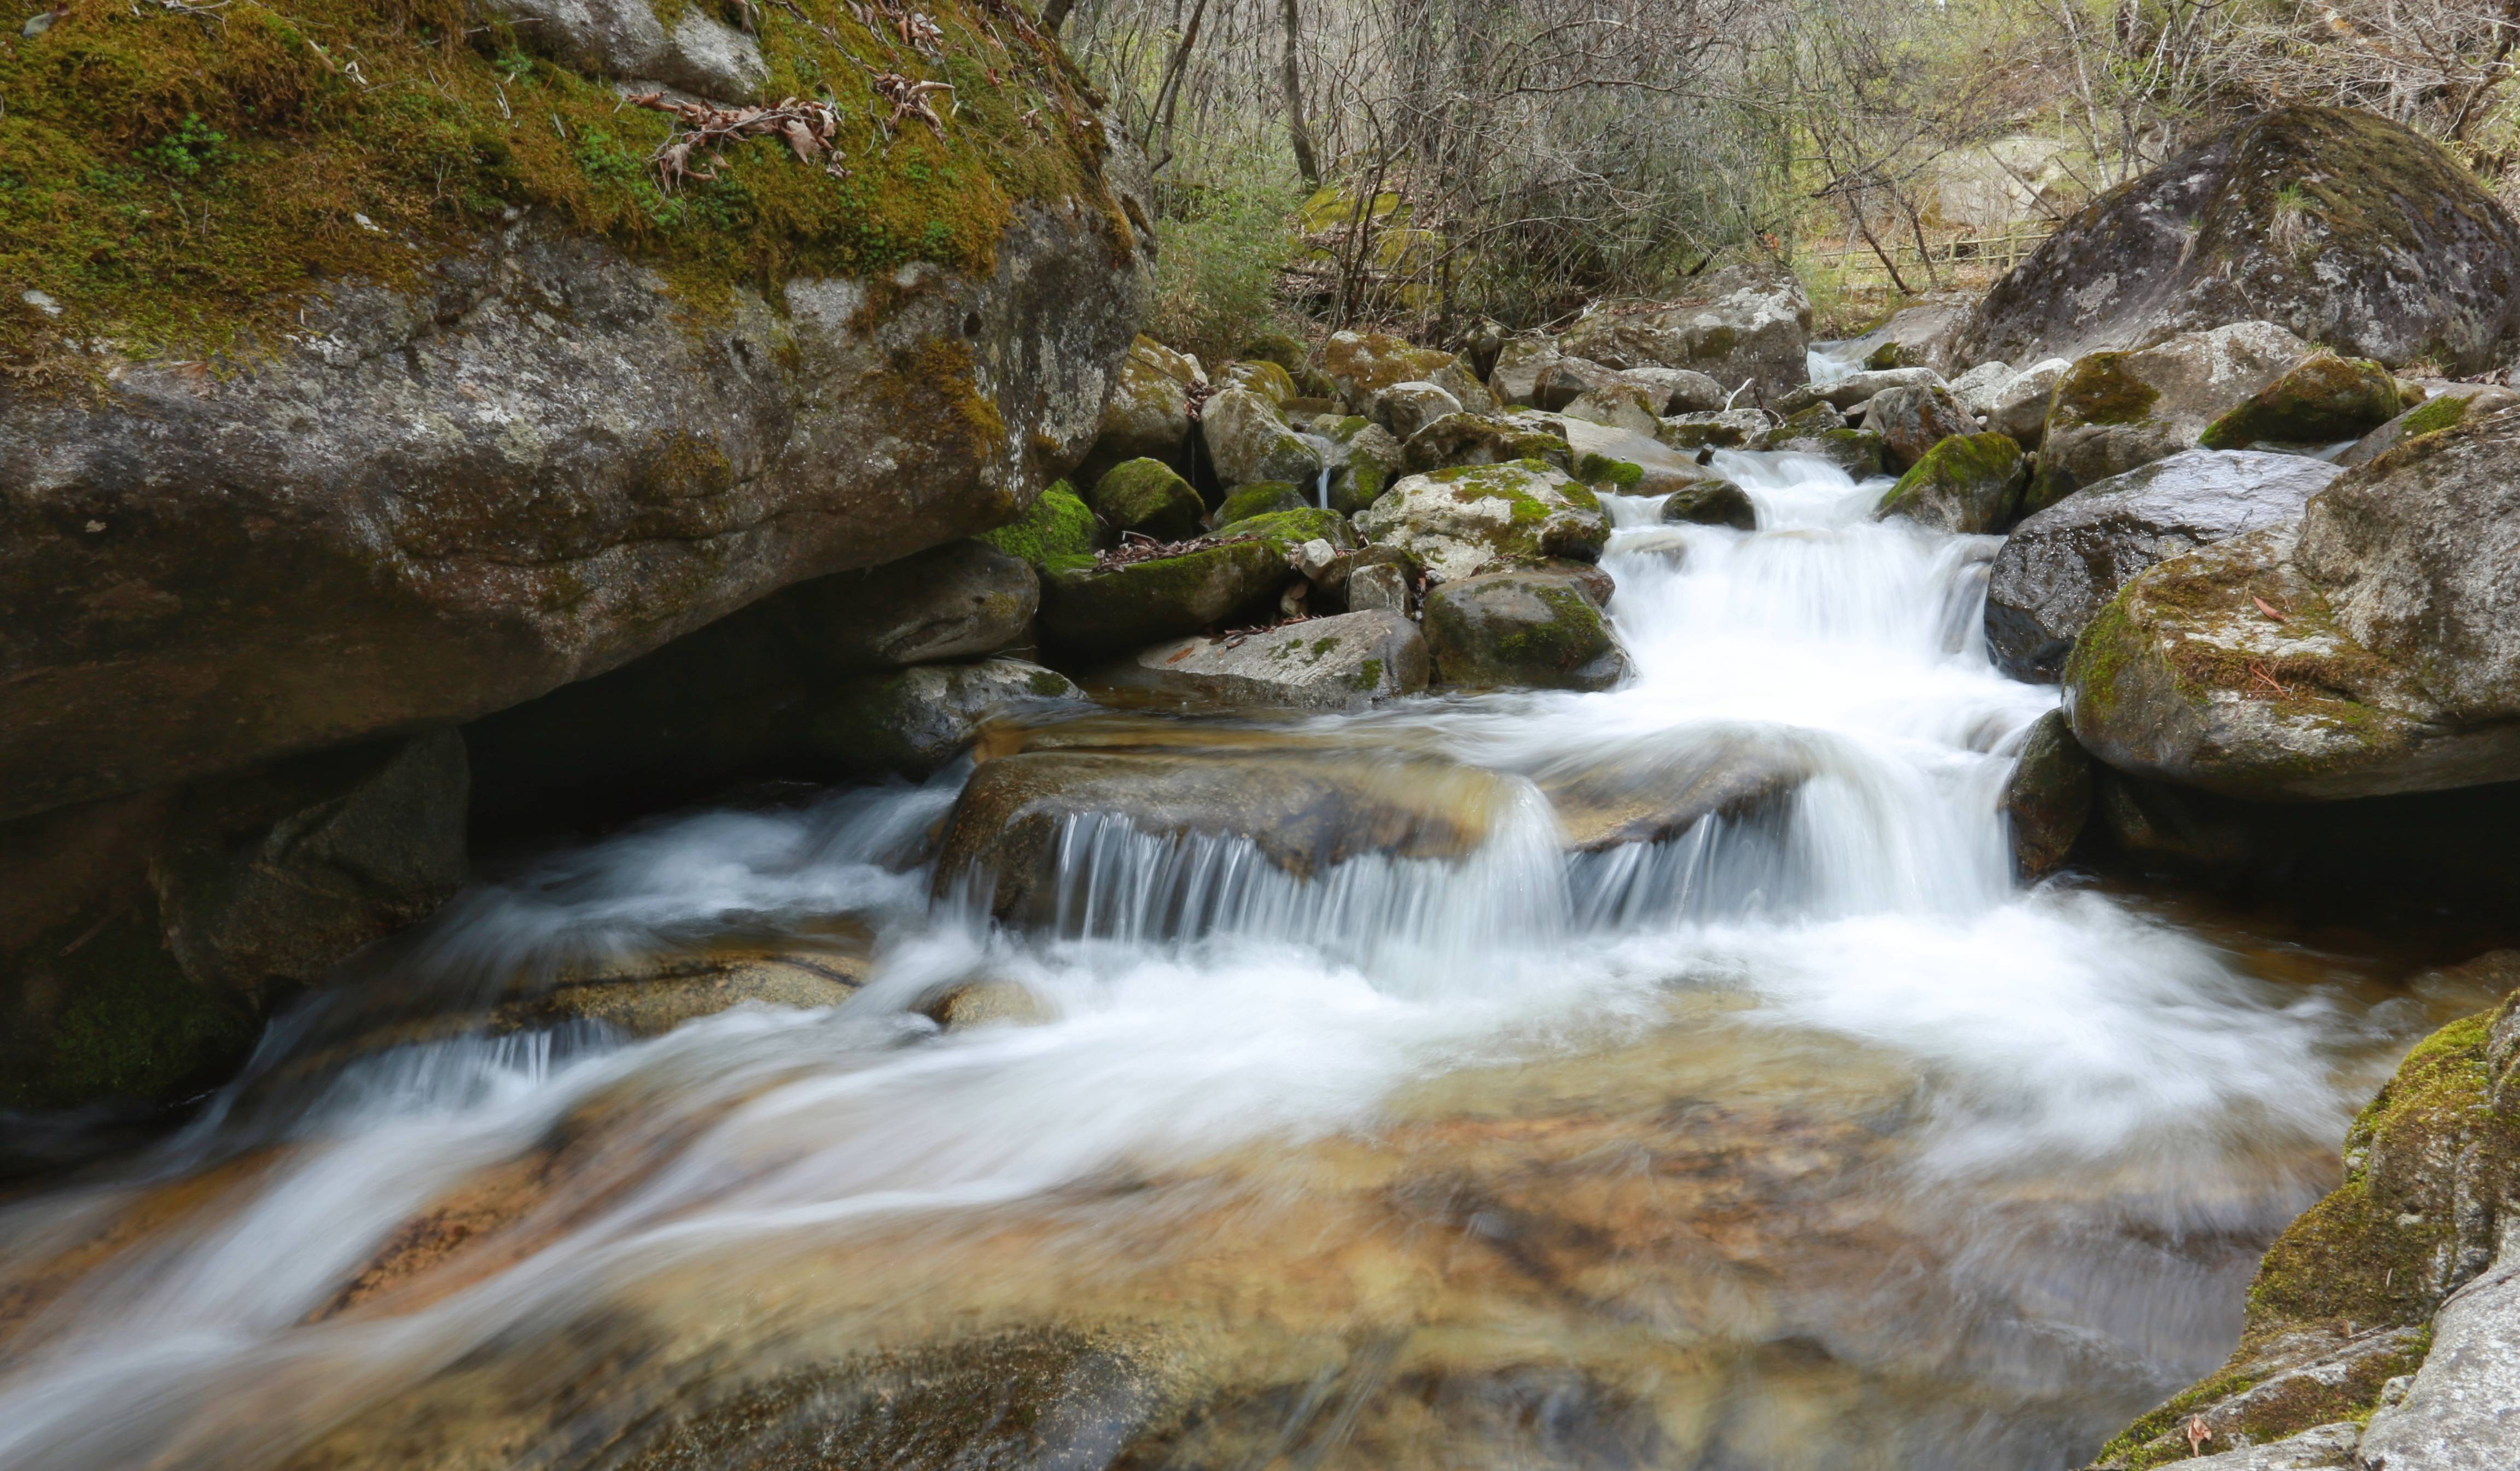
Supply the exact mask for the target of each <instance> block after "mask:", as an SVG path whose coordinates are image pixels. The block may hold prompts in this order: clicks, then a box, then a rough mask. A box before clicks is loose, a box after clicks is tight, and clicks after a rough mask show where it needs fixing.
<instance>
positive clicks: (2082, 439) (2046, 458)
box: [2022, 322, 2312, 513]
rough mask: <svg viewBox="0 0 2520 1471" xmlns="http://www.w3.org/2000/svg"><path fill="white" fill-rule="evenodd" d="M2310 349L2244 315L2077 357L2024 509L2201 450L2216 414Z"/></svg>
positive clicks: (2059, 392)
mask: <svg viewBox="0 0 2520 1471" xmlns="http://www.w3.org/2000/svg"><path fill="white" fill-rule="evenodd" d="M2311 351H2312V349H2311V346H2310V344H2309V343H2308V342H2305V341H2303V340H2302V339H2301V338H2299V337H2296V336H2294V335H2293V334H2291V333H2289V332H2286V331H2284V330H2283V329H2282V328H2280V327H2277V326H2275V325H2274V324H2273V323H2270V322H2240V323H2234V324H2232V325H2231V326H2228V327H2218V328H2214V329H2212V330H2211V331H2208V332H2199V333H2189V334H2183V335H2181V336H2177V337H2172V338H2170V339H2168V340H2166V341H2164V342H2162V343H2161V344H2160V345H2158V346H2155V347H2149V348H2145V349H2143V350H2142V351H2139V352H2100V353H2093V354H2092V355H2091V356H2089V357H2085V358H2081V359H2078V360H2077V361H2076V362H2075V364H2074V366H2073V367H2072V368H2071V369H2069V370H2067V372H2066V373H2065V375H2064V376H2063V378H2061V379H2058V381H2057V383H2056V391H2055V396H2054V399H2053V401H2052V402H2051V403H2050V405H2049V407H2048V422H2047V424H2046V427H2045V428H2044V429H2042V431H2041V443H2040V450H2039V468H2038V472H2037V474H2035V475H2034V476H2033V477H2032V479H2031V483H2030V490H2029V493H2028V495H2027V496H2026V497H2025V499H2024V500H2023V503H2022V506H2023V509H2024V510H2025V511H2028V512H2033V513H2036V512H2041V511H2045V510H2047V509H2048V507H2050V506H2053V505H2055V504H2056V503H2057V502H2059V501H2061V500H2063V499H2065V497H2067V496H2069V495H2071V494H2073V493H2074V492H2075V491H2077V490H2080V489H2082V488H2083V487H2084V486H2086V485H2092V484H2096V483H2097V482H2099V481H2101V480H2105V479H2107V478H2108V477H2109V476H2111V475H2117V474H2124V473H2125V472H2126V471H2128V470H2131V469H2133V468H2136V467H2137V466H2139V465H2147V464H2150V463H2151V462H2152V461H2155V460H2160V459H2164V458H2167V457H2168V456H2171V455H2175V454H2178V453H2179V452H2180V451H2182V450H2187V449H2193V448H2195V447H2196V444H2197V440H2198V438H2199V436H2201V435H2202V434H2203V433H2204V432H2205V430H2206V429H2207V427H2208V426H2210V425H2211V424H2213V423H2214V422H2215V421H2217V420H2219V419H2221V418H2222V417H2223V416H2224V415H2225V414H2228V413H2229V412H2231V411H2232V410H2233V409H2236V408H2238V407H2239V406H2240V405H2242V404H2244V403H2246V402H2247V401H2248V400H2249V399H2250V398H2251V397H2253V396H2254V395H2256V394H2257V392H2258V391H2259V390H2260V389H2262V388H2265V387H2267V386H2268V385H2270V384H2272V383H2273V382H2275V381H2276V380H2277V379H2281V378H2282V377H2283V376H2284V375H2285V374H2287V373H2289V372H2291V371H2292V370H2293V368H2294V367H2295V366H2296V365H2298V364H2299V363H2300V362H2301V361H2302V360H2303V359H2305V358H2307V357H2309V356H2310V355H2311Z"/></svg>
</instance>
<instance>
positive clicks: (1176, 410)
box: [1075, 334, 1207, 485]
mask: <svg viewBox="0 0 2520 1471" xmlns="http://www.w3.org/2000/svg"><path fill="white" fill-rule="evenodd" d="M1206 386H1207V374H1206V373H1205V372H1204V371H1203V370H1202V369H1200V367H1199V364H1198V359H1196V358H1194V357H1192V356H1191V355H1190V354H1188V353H1184V352H1175V351H1174V350H1172V349H1171V348H1169V347H1166V346H1165V345H1164V344H1162V343H1161V342H1158V341H1156V340H1155V339H1154V338H1152V337H1149V336H1147V335H1145V334H1139V335H1138V336H1137V337H1136V338H1134V339H1133V340H1132V341H1131V342H1130V344H1129V354H1128V356H1127V357H1125V358H1123V359H1122V360H1121V362H1120V370H1119V372H1118V374H1117V375H1116V376H1115V378H1114V379H1113V381H1112V384H1111V394H1110V397H1108V398H1107V399H1105V400H1103V403H1102V418H1101V420H1100V421H1099V423H1097V425H1096V428H1095V433H1094V446H1093V448H1092V449H1091V450H1089V451H1087V453H1086V456H1085V462H1084V463H1083V464H1082V465H1079V466H1078V467H1077V468H1076V470H1075V475H1076V478H1077V479H1078V480H1080V481H1081V482H1082V483H1084V484H1087V485H1091V484H1093V483H1094V482H1095V481H1097V480H1100V479H1101V478H1102V474H1103V472H1104V471H1106V470H1108V469H1109V468H1111V467H1113V466H1115V465H1118V464H1120V463H1121V462H1123V461H1127V460H1160V461H1162V462H1163V463H1164V464H1166V465H1169V466H1171V467H1172V468H1174V469H1175V470H1176V471H1179V472H1181V473H1183V474H1188V473H1189V472H1190V469H1191V417H1190V400H1191V394H1192V392H1193V390H1195V389H1203V388H1205V387H1206Z"/></svg>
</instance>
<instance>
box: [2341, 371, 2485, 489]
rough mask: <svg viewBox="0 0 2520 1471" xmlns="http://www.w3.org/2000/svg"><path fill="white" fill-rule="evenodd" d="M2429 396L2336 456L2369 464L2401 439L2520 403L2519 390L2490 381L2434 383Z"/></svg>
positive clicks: (2352, 464) (2344, 462) (2345, 462)
mask: <svg viewBox="0 0 2520 1471" xmlns="http://www.w3.org/2000/svg"><path fill="white" fill-rule="evenodd" d="M2431 387H2432V393H2431V396H2430V397H2428V398H2426V399H2425V400H2424V401H2423V402H2422V403H2420V404H2417V405H2416V406H2414V407H2413V408H2411V409H2408V410H2407V411H2406V412H2405V413H2403V414H2401V415H2399V416H2398V417H2397V418H2395V419H2392V420H2390V421H2389V422H2388V423H2384V424H2382V425H2380V426H2379V427H2378V428H2376V429H2373V430H2372V431H2371V432H2370V433H2368V434H2365V435H2363V437H2362V438H2360V439H2358V440H2356V441H2354V445H2353V447H2352V448H2351V449H2348V450H2347V451H2346V452H2345V453H2344V454H2341V455H2339V456H2337V457H2336V463H2337V464H2338V465H2340V466H2342V467H2344V468H2347V469H2353V468H2358V467H2360V466H2364V465H2368V464H2370V463H2371V462H2372V461H2374V460H2377V459H2379V458H2380V457H2381V456H2382V455H2385V454H2387V453H2388V452H2389V451H2391V450H2393V449H2396V448H2397V447H2398V445H2399V443H2400V442H2401V441H2403V440H2408V439H2414V438H2419V437H2421V436H2422V435H2425V434H2431V433H2437V432H2439V431H2440V430H2443V429H2448V428H2455V427H2456V426H2458V425H2459V424H2462V423H2467V422H2468V421H2469V420H2472V419H2483V418H2485V417H2486V416H2487V415H2489V414H2493V413H2496V412H2498V411H2499V410H2503V409H2508V408H2511V407H2513V406H2514V405H2520V392H2514V391H2513V390H2511V389H2509V388H2503V387H2498V386H2496V385H2495V384H2492V383H2434V384H2432V385H2431Z"/></svg>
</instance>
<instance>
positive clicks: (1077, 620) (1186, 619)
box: [1041, 538, 1289, 653]
mask: <svg viewBox="0 0 2520 1471" xmlns="http://www.w3.org/2000/svg"><path fill="white" fill-rule="evenodd" d="M1288 575H1289V574H1288V572H1287V570H1286V559H1285V556H1284V554H1283V553H1282V552H1280V551H1279V550H1278V549H1277V548H1276V547H1273V546H1271V545H1270V544H1269V543H1268V542H1266V541H1262V540H1259V539H1257V538H1252V539H1248V540H1236V541H1220V542H1210V543H1207V544H1204V545H1200V546H1196V547H1193V548H1191V549H1190V550H1189V551H1186V552H1181V553H1177V554H1175V555H1173V556H1169V557H1153V558H1149V559H1147V560H1143V561H1120V562H1111V563H1108V564H1103V565H1097V566H1087V567H1069V568H1063V569H1061V570H1058V571H1056V572H1053V573H1051V574H1050V575H1049V576H1048V577H1046V578H1044V579H1043V580H1042V590H1041V592H1042V599H1041V631H1042V637H1043V638H1044V639H1045V640H1046V641H1048V642H1049V643H1051V644H1054V645H1057V646H1059V647H1061V648H1064V649H1068V650H1071V651H1074V652H1077V653H1117V652H1118V651H1120V650H1121V649H1124V648H1135V647H1138V646H1141V645H1146V644H1152V643H1154V642H1155V641H1157V640H1159V639H1178V638H1180V637H1182V636H1183V635H1185V634H1194V633H1197V632H1199V631H1200V630H1202V629H1206V628H1209V627H1213V626H1215V625H1217V624H1222V623H1233V622H1236V621H1238V620H1242V619H1249V618H1256V617H1259V616H1261V615H1263V614H1265V613H1268V612H1270V611H1272V610H1274V608H1275V606H1276V603H1277V598H1278V591H1279V589H1280V588H1282V587H1283V586H1284V585H1285V582H1286V579H1287V577H1288Z"/></svg>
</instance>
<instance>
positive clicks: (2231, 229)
mask: <svg viewBox="0 0 2520 1471" xmlns="http://www.w3.org/2000/svg"><path fill="white" fill-rule="evenodd" d="M2515 285H2520V222H2515V221H2514V220H2513V219H2512V217H2511V215H2510V214H2509V212H2508V211H2506V210H2505V209H2504V208H2503V207H2502V205H2501V204H2499V203H2498V202H2497V201H2495V199H2494V198H2493V196H2492V195H2490V194H2488V193H2487V192H2486V190H2485V188H2484V186H2483V185H2482V184H2481V183H2480V182H2479V181H2478V180H2477V178H2476V176H2475V175H2474V174H2473V173H2471V172H2469V171H2468V170H2467V169H2466V168H2464V167H2462V166H2460V164H2459V162H2458V160H2457V159H2456V158H2454V157H2453V156H2451V155H2450V154H2448V153H2446V152H2445V151H2443V149H2442V148H2441V146H2440V145H2438V144H2436V143H2433V142H2431V141H2430V140H2428V139H2425V138H2423V137H2420V136H2418V135H2417V134H2415V133H2413V132H2411V131H2409V130H2408V129H2407V128H2406V127H2404V126H2402V125H2400V124H2398V123H2396V122H2392V121H2389V120H2388V119H2386V118H2383V117H2380V116H2377V115H2375V114H2373V113H2371V112H2367V111H2360V110H2356V109H2344V108H2307V107H2296V108H2279V109H2276V110H2274V111H2269V112H2265V113H2262V114H2260V115H2258V116H2256V117H2252V118H2249V119H2248V120H2246V121H2244V122H2242V123H2240V124H2238V125H2237V126H2235V127H2231V128H2228V129H2225V130H2222V131H2220V132H2217V133H2216V134H2214V136H2213V137H2212V138H2211V139H2210V140H2209V141H2207V142H2205V143H2204V144H2202V145H2200V146H2199V147H2197V148H2195V149H2192V150H2189V151H2188V152H2186V153H2184V154H2183V155H2181V156H2177V157H2175V158H2172V159H2171V160H2170V161H2169V162H2167V163H2164V164H2163V165H2161V167H2159V168H2157V169H2155V170H2154V171H2153V172H2151V173H2149V174H2146V175H2144V176H2143V177H2142V178H2140V179H2138V180H2136V181H2135V182H2133V183H2131V184H2129V185H2127V186H2125V187H2124V188H2121V189H2119V190H2117V191H2115V192H2114V193H2112V194H2110V195H2108V196H2107V197H2106V198H2104V199H2102V200H2101V201H2098V202H2097V203H2095V204H2093V206H2092V207H2090V208H2089V209H2086V210H2085V211H2083V213H2081V214H2080V215H2078V216H2076V217H2075V218H2074V219H2073V220H2071V221H2069V222H2068V223H2067V224H2066V226H2065V227H2064V228H2063V229H2061V230H2059V231H2057V232H2056V233H2055V234H2054V235H2052V236H2050V237H2049V238H2048V241H2047V243H2046V244H2044V245H2041V246H2040V248H2039V250H2038V251H2037V252H2036V253H2035V254H2033V255H2032V256H2031V258H2030V259H2029V260H2028V261H2026V262H2024V263H2023V264H2022V265H2021V266H2020V267H2019V268H2018V269H2016V270H2014V271H2013V272H2012V273H2011V274H2010V275H2009V276H2006V277H2005V278H2004V279H2003V281H2001V282H1999V283H1997V285H1996V287H1995V289H1994V290H1992V291H1990V292H1988V293H1987V296H1986V299H1985V301H1984V302H1983V303H1981V304H1980V305H1979V307H1978V309H1977V311H1976V314H1975V315H1974V317H1973V318H1972V320H1971V322H1970V324H1969V327H1968V329H1967V331H1966V332H1965V333H1964V334H1963V335H1962V340H1961V343H1960V350H1961V354H1962V355H1961V359H1960V360H1961V361H1963V362H1975V361H1980V360H1983V359H1987V358H2001V359H2003V360H2004V361H2006V362H2013V363H2023V362H2031V361H2034V360H2037V359H2040V358H2046V357H2057V356H2062V357H2077V358H2079V357H2083V356H2086V355H2088V354H2090V353H2093V352H2097V351H2118V350H2127V349H2133V348H2140V347H2143V346H2146V345H2149V344H2151V343H2154V342H2158V341H2161V340H2163V339H2165V338H2167V337H2170V336H2172V335H2175V334H2182V333H2190V332H2196V331H2201V330H2204V329H2208V328H2213V327H2217V326H2220V325H2222V324H2224V323H2228V322H2245V321H2253V320H2256V321H2268V322H2273V323H2277V324H2279V325H2281V326H2282V327H2284V328H2286V329H2289V330H2290V331H2292V332H2293V333H2296V334H2299V335H2301V336H2302V337H2305V338H2307V339H2309V340H2311V341H2315V342H2321V343H2324V344H2326V345H2328V346H2330V347H2332V348H2334V349H2335V350H2336V351H2338V352H2340V353H2344V354H2347V355H2350V356H2354V357H2364V358H2372V359H2376V360H2378V361H2379V362H2382V363H2387V364H2390V365H2392V366H2400V365H2404V364H2408V363H2412V362H2416V361H2419V360H2423V359H2431V360H2433V361H2436V362H2438V363H2440V364H2442V365H2443V366H2445V367H2448V368H2450V369H2452V370H2453V371H2457V372H2472V371H2476V370H2481V369H2484V368H2489V367H2492V366H2494V365H2496V364H2498V363H2501V362H2505V361H2508V360H2509V358H2510V356H2511V354H2512V352H2513V350H2514V348H2515V346H2520V290H2514V287H2515Z"/></svg>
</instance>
